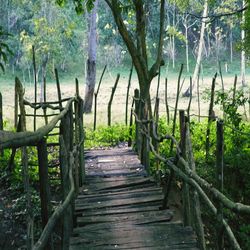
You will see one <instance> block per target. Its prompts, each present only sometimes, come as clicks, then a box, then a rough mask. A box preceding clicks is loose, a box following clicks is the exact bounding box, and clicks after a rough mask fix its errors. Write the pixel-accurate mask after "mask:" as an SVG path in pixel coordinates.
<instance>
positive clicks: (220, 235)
mask: <svg viewBox="0 0 250 250" xmlns="http://www.w3.org/2000/svg"><path fill="white" fill-rule="evenodd" d="M216 136H217V138H216V139H217V143H216V172H217V176H216V177H217V178H216V179H217V188H218V190H219V191H220V192H222V193H223V183H224V180H223V179H224V178H223V176H224V128H223V121H222V120H219V121H217V130H216ZM217 213H218V217H219V223H218V224H217V227H216V230H217V233H216V235H217V249H224V226H223V223H222V221H223V205H222V203H221V202H218V208H217Z"/></svg>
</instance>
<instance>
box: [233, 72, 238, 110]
mask: <svg viewBox="0 0 250 250" xmlns="http://www.w3.org/2000/svg"><path fill="white" fill-rule="evenodd" d="M236 88H237V75H235V76H234V86H233V104H232V105H234V104H235V95H236Z"/></svg>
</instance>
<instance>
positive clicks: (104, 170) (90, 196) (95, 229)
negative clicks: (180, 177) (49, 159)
mask: <svg viewBox="0 0 250 250" xmlns="http://www.w3.org/2000/svg"><path fill="white" fill-rule="evenodd" d="M86 155H87V157H86V173H87V176H86V185H85V186H84V187H83V188H82V190H81V191H80V194H79V196H78V198H77V200H76V201H75V215H76V216H77V227H76V228H75V229H74V231H73V234H72V236H71V239H70V249H71V250H74V249H86V250H87V249H88V250H89V249H95V250H97V249H100V250H106V249H109V250H110V249H143V250H145V249H153V250H155V249H156V250H157V249H198V248H197V243H196V237H195V235H194V233H193V231H192V229H191V228H189V227H183V225H182V223H180V220H178V214H180V211H177V210H176V211H173V210H159V207H160V206H161V205H162V199H163V194H162V190H161V188H160V187H159V186H157V185H156V183H155V182H154V181H153V180H152V179H151V178H149V177H146V176H145V171H144V169H143V166H142V165H141V164H140V163H139V161H138V159H137V157H136V156H135V154H134V153H133V152H132V151H131V150H129V149H112V150H102V151H101V150H95V151H92V152H87V154H86ZM172 207H173V206H172ZM173 217H177V219H176V218H174V221H179V223H177V222H172V221H171V220H172V218H173Z"/></svg>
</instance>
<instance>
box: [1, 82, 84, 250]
mask: <svg viewBox="0 0 250 250" xmlns="http://www.w3.org/2000/svg"><path fill="white" fill-rule="evenodd" d="M57 87H58V93H60V84H59V82H58V84H57ZM15 90H16V92H15V97H16V98H15V124H16V129H17V131H18V133H16V132H9V131H2V130H0V138H1V140H0V151H2V150H4V149H7V148H10V149H12V157H13V158H14V155H15V151H16V149H17V148H21V153H22V168H23V182H24V190H25V194H26V201H27V214H28V218H27V231H28V237H27V248H28V249H44V248H46V249H53V230H54V228H55V226H56V224H58V223H59V224H60V223H61V221H63V222H62V228H61V239H62V240H61V243H60V245H61V246H60V248H61V249H68V247H69V236H70V234H71V231H72V228H73V224H74V220H75V218H74V216H73V210H74V198H75V196H76V195H77V193H78V190H79V187H80V186H81V185H82V184H83V182H84V177H85V169H84V159H83V156H84V154H83V150H84V149H83V143H84V135H83V100H82V99H81V97H80V96H79V90H78V84H77V83H76V95H75V97H72V98H67V99H64V100H63V99H61V98H60V95H59V100H58V101H55V102H43V103H36V102H35V103H30V102H28V101H26V100H25V99H24V90H23V87H22V84H21V82H20V81H19V79H18V78H16V82H15ZM0 97H1V96H0ZM0 101H1V99H0ZM64 104H65V105H64ZM0 106H1V105H0ZM26 106H29V107H31V108H32V109H33V110H34V113H33V114H27V113H26V109H25V107H26ZM38 109H42V110H43V111H44V112H43V115H40V116H41V117H42V118H43V119H44V121H45V125H44V126H42V127H39V128H38V129H35V131H34V132H28V131H26V117H27V116H28V117H30V116H31V117H33V118H34V119H33V121H34V128H37V124H36V120H37V117H39V115H38V114H37V112H36V111H37V110H38ZM49 109H52V110H53V111H56V112H57V113H56V114H47V112H46V111H47V110H49ZM18 110H19V112H18ZM0 111H1V110H0ZM49 118H51V120H50V121H48V119H49ZM57 124H59V126H58V125H57ZM55 128H57V129H55ZM58 129H59V132H57V131H58ZM50 136H54V137H55V136H57V138H58V141H57V142H53V143H50V142H48V140H49V138H50ZM28 147H36V148H37V151H36V152H37V158H38V166H39V187H40V188H39V189H40V198H41V218H42V227H43V231H42V234H41V236H40V238H39V240H38V241H37V242H36V243H35V244H34V242H33V229H32V228H33V218H32V212H31V206H32V204H31V193H30V184H29V174H28V170H29V159H28V158H29V155H28V152H27V150H28ZM49 147H59V158H58V159H57V161H58V164H57V166H60V183H61V190H62V201H61V203H60V204H59V206H57V207H56V209H55V210H54V212H53V214H52V213H51V196H50V188H51V187H50V181H49V161H48V149H49Z"/></svg>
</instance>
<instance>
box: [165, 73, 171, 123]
mask: <svg viewBox="0 0 250 250" xmlns="http://www.w3.org/2000/svg"><path fill="white" fill-rule="evenodd" d="M165 105H166V112H167V123H168V125H169V122H170V114H169V107H168V79H167V78H165Z"/></svg>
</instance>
